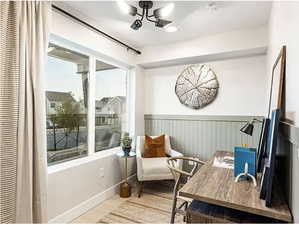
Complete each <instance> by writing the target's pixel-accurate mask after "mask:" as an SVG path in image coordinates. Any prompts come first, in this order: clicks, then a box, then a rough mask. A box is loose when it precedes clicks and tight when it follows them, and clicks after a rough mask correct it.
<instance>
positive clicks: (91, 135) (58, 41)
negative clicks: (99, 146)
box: [48, 34, 134, 173]
mask: <svg viewBox="0 0 299 225" xmlns="http://www.w3.org/2000/svg"><path fill="white" fill-rule="evenodd" d="M49 42H50V43H53V44H55V45H58V46H60V47H63V48H66V49H69V50H71V51H74V52H78V53H81V54H83V55H85V56H87V57H89V74H88V112H87V127H88V128H87V130H88V138H87V143H88V144H87V146H88V151H87V156H85V157H82V158H78V159H74V160H69V161H66V162H61V163H58V164H56V165H51V166H48V171H49V173H52V172H57V170H61V169H66V168H69V167H72V166H73V165H78V164H82V163H85V162H87V161H90V160H93V159H94V156H96V157H101V156H103V157H105V156H107V154H108V155H109V154H110V152H111V153H112V154H114V153H116V152H119V150H120V148H119V147H117V148H111V149H107V150H103V151H98V152H95V86H96V84H95V79H96V74H95V73H96V60H98V61H102V62H104V63H107V64H110V65H112V66H115V67H118V68H120V69H123V70H126V80H127V81H126V110H127V111H126V127H125V131H128V132H129V131H130V128H131V121H130V116H129V115H130V113H131V107H130V105H131V101H132V99H131V93H130V91H129V89H130V87H131V84H130V82H131V78H130V77H131V74H132V71H133V69H134V68H133V67H132V66H130V65H127V64H126V63H122V62H119V61H117V60H116V59H113V58H111V57H108V56H105V55H103V54H101V53H100V52H97V51H94V50H91V49H89V48H87V47H84V46H81V45H80V44H77V43H73V42H71V41H69V40H66V39H64V38H61V37H59V36H57V35H54V34H51V35H50V40H49ZM87 157H91V158H90V159H87ZM49 168H51V169H50V170H49Z"/></svg>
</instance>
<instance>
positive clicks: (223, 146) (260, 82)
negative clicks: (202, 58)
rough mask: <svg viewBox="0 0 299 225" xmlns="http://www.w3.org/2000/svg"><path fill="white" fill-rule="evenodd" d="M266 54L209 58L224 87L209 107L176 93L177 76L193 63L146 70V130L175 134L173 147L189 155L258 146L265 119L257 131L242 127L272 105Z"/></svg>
mask: <svg viewBox="0 0 299 225" xmlns="http://www.w3.org/2000/svg"><path fill="white" fill-rule="evenodd" d="M265 60H266V58H265V55H257V56H252V57H242V58H235V59H227V60H219V61H213V62H208V63H206V64H208V65H210V66H211V68H212V69H213V70H214V71H215V73H216V75H217V78H218V80H219V92H218V95H217V97H216V99H215V100H214V101H213V102H212V103H211V104H210V105H208V106H206V107H204V108H202V109H199V110H194V109H190V108H188V107H186V106H184V105H182V104H181V103H180V102H179V100H178V98H177V96H176V95H175V91H174V90H175V83H176V79H177V77H178V76H179V74H180V73H181V71H182V70H183V69H184V68H185V67H186V66H187V65H180V66H172V67H160V68H154V69H146V70H145V84H146V85H145V103H144V104H145V134H147V135H161V134H168V135H170V136H171V144H172V147H173V148H174V149H176V150H178V151H180V152H182V153H183V154H184V155H186V156H196V157H200V158H201V159H208V158H209V157H211V156H212V154H213V153H214V152H215V151H217V150H226V151H233V148H234V147H235V146H240V145H241V144H248V145H249V146H250V147H257V146H258V142H259V134H260V129H261V124H259V123H257V124H256V126H255V130H254V133H253V136H252V137H251V136H248V135H245V134H242V133H241V132H240V128H241V127H242V126H243V125H245V124H246V122H247V121H248V120H251V119H252V118H262V116H264V115H265V113H266V109H267V101H268V99H267V97H266V93H267V90H266V83H267V80H266V79H267V76H266V61H265Z"/></svg>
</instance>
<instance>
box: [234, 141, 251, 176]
mask: <svg viewBox="0 0 299 225" xmlns="http://www.w3.org/2000/svg"><path fill="white" fill-rule="evenodd" d="M234 157H235V160H234V164H235V165H234V175H235V177H236V176H238V175H239V174H240V173H244V168H245V163H246V162H247V163H248V173H249V174H251V175H252V176H254V177H256V149H255V148H245V147H235V153H234Z"/></svg>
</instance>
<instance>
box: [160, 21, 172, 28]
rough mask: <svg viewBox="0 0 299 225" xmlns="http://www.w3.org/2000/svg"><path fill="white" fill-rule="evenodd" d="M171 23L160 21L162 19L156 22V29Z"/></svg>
mask: <svg viewBox="0 0 299 225" xmlns="http://www.w3.org/2000/svg"><path fill="white" fill-rule="evenodd" d="M170 23H172V21H169V20H162V19H158V20H157V22H156V27H161V28H163V27H165V26H166V25H168V24H170Z"/></svg>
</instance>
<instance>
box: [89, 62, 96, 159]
mask: <svg viewBox="0 0 299 225" xmlns="http://www.w3.org/2000/svg"><path fill="white" fill-rule="evenodd" d="M95 60H96V59H95V57H93V56H90V57H89V76H88V87H89V88H88V155H92V154H94V153H95V71H96V63H95Z"/></svg>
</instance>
